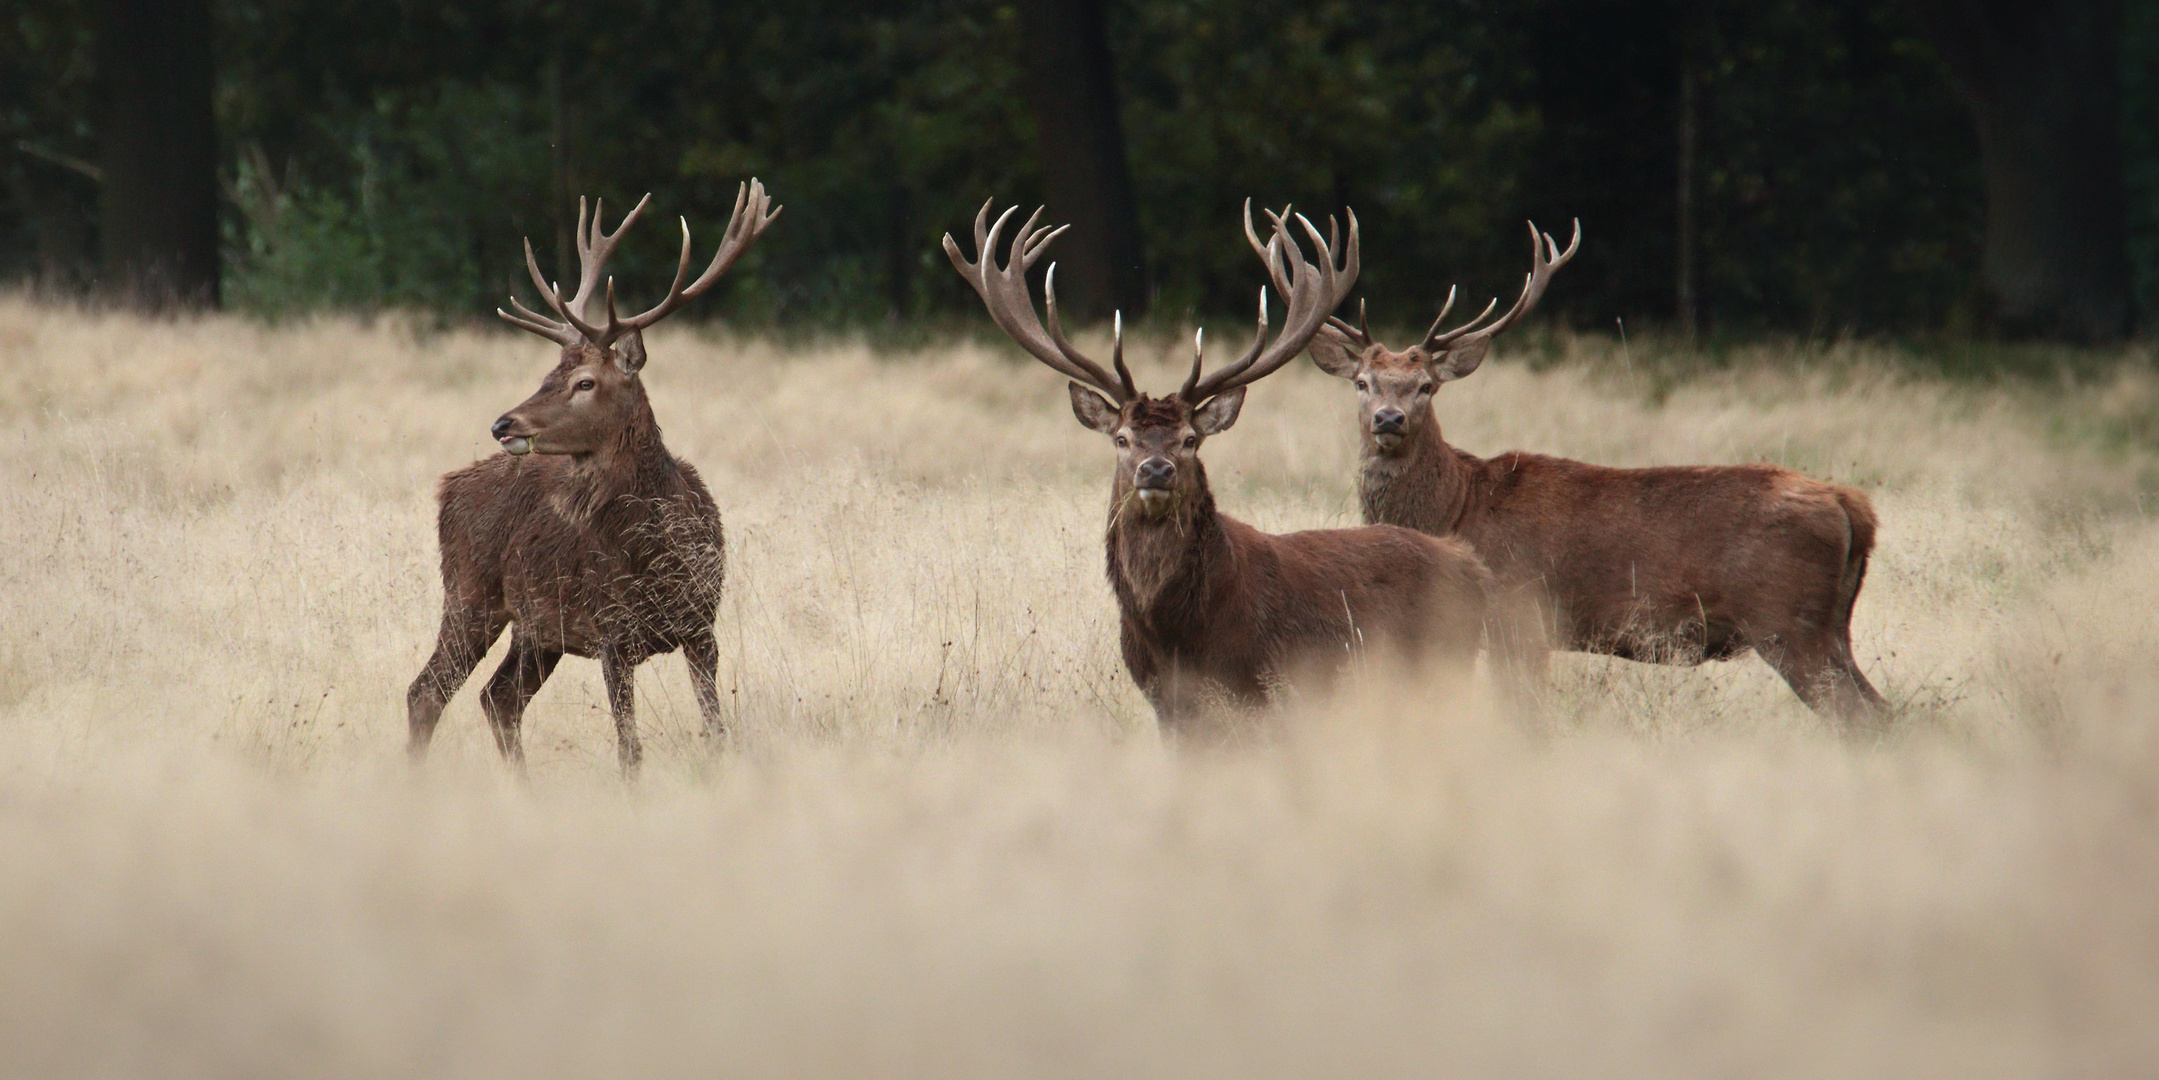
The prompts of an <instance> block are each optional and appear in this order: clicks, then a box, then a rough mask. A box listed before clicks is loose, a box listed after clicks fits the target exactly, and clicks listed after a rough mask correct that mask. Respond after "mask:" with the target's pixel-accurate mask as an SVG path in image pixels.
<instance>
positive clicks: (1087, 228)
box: [1019, 0, 1147, 318]
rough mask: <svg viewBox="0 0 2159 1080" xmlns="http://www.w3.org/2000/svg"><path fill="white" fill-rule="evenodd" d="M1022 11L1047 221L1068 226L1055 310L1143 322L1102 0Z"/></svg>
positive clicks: (1038, 2) (1047, 2)
mask: <svg viewBox="0 0 2159 1080" xmlns="http://www.w3.org/2000/svg"><path fill="white" fill-rule="evenodd" d="M1019 8H1020V30H1021V33H1022V35H1023V37H1024V38H1025V43H1026V49H1027V92H1028V97H1029V99H1030V101H1031V103H1032V105H1033V106H1034V114H1035V125H1036V127H1037V128H1039V129H1040V134H1041V143H1042V145H1041V159H1042V184H1043V188H1044V194H1045V195H1046V196H1048V199H1049V209H1050V215H1051V220H1053V221H1054V220H1057V219H1062V220H1064V221H1067V222H1070V223H1071V225H1072V231H1071V232H1070V233H1069V234H1067V235H1066V237H1065V238H1064V239H1063V240H1062V241H1061V242H1060V243H1059V247H1060V248H1061V249H1062V250H1061V251H1060V252H1059V254H1060V255H1061V256H1062V257H1061V258H1060V259H1059V260H1058V261H1059V262H1060V263H1061V264H1063V265H1062V272H1061V273H1059V274H1058V275H1057V279H1058V280H1057V284H1058V286H1059V289H1058V293H1059V295H1058V297H1057V300H1058V306H1059V307H1060V308H1068V309H1070V310H1072V311H1075V312H1077V313H1078V314H1080V315H1081V316H1083V317H1093V318H1100V317H1102V316H1106V315H1108V314H1109V313H1110V311H1111V310H1113V309H1117V310H1122V311H1124V312H1125V313H1126V314H1129V315H1139V314H1141V313H1143V312H1144V311H1145V310H1146V307H1147V284H1146V275H1145V271H1144V268H1143V267H1142V265H1141V255H1140V242H1139V215H1138V213H1137V210H1136V206H1135V199H1134V198H1133V194H1132V175H1131V173H1130V172H1129V171H1128V170H1127V169H1126V167H1125V155H1124V134H1123V131H1122V130H1121V128H1120V127H1119V125H1118V122H1117V86H1116V83H1115V82H1114V81H1113V79H1112V77H1111V71H1110V56H1109V37H1108V33H1107V31H1106V30H1105V28H1104V26H1103V18H1102V3H1101V0H1021V3H1020V5H1019Z"/></svg>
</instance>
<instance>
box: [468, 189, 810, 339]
mask: <svg viewBox="0 0 2159 1080" xmlns="http://www.w3.org/2000/svg"><path fill="white" fill-rule="evenodd" d="M651 201H652V196H651V195H649V194H648V195H646V196H645V197H644V198H642V199H639V200H638V201H637V205H636V206H635V207H632V208H631V210H630V212H629V213H628V214H627V215H625V216H624V217H623V219H622V223H621V224H619V225H617V226H615V231H614V232H612V233H610V232H608V231H606V229H604V228H603V227H602V225H601V221H602V218H603V215H604V214H605V213H606V204H605V203H604V202H595V203H594V204H593V208H592V216H591V218H590V220H589V222H588V220H587V218H586V216H585V200H584V199H582V198H580V199H578V200H577V265H578V282H577V293H576V295H574V296H572V297H570V298H569V299H567V300H565V299H563V298H562V290H561V288H560V287H559V286H556V285H551V284H549V283H548V281H547V279H546V278H545V277H544V276H543V275H541V273H540V264H539V261H538V260H537V259H535V258H534V257H533V255H532V240H531V238H530V237H527V238H526V240H525V270H526V271H527V272H528V273H530V274H531V275H532V283H533V285H535V286H537V287H538V288H539V290H540V298H541V299H543V300H545V301H547V306H548V307H549V308H552V309H553V310H554V312H555V314H556V315H557V316H559V317H560V321H557V320H556V319H550V318H547V317H546V316H543V315H540V314H538V313H536V312H534V311H532V310H531V309H529V308H527V307H525V305H523V304H521V303H519V302H518V300H517V298H516V297H514V296H513V297H511V298H510V307H511V308H512V309H514V310H515V312H516V313H515V314H512V313H511V312H508V311H504V310H502V309H501V308H496V309H495V314H497V315H500V316H502V317H503V318H504V319H506V320H508V321H509V322H510V323H511V324H512V325H515V326H518V327H522V328H523V329H526V330H530V331H532V332H533V333H535V334H538V335H540V336H541V337H544V338H548V339H550V340H552V341H555V342H557V343H559V344H562V345H565V346H569V345H575V344H577V343H578V342H580V341H589V342H591V343H592V344H594V345H598V346H600V347H602V348H605V347H607V346H608V345H611V344H613V343H614V342H615V340H616V339H618V338H620V337H621V336H622V335H624V334H627V333H630V332H632V331H637V330H643V329H644V328H646V327H648V326H651V325H652V324H653V323H656V322H659V321H660V320H661V319H664V318H666V317H667V316H668V315H670V314H672V313H673V312H674V310H675V309H676V308H678V307H681V306H682V303H683V301H685V300H688V299H689V298H691V297H693V296H696V295H698V294H700V293H702V292H704V291H705V290H706V289H709V288H711V287H712V283H713V282H715V281H718V280H719V279H720V276H721V275H723V274H725V273H727V271H728V269H729V268H730V267H732V266H734V265H735V260H737V259H739V258H741V257H742V253H743V252H744V251H747V250H748V249H749V246H750V245H751V244H753V243H755V242H756V241H757V238H758V237H760V236H762V235H764V232H765V228H766V227H767V226H769V225H771V224H772V219H774V218H776V217H779V216H780V211H779V208H776V207H773V206H772V200H771V198H770V197H768V196H767V195H766V194H765V185H763V184H762V183H759V182H758V181H757V180H756V179H754V178H752V179H751V180H750V182H749V183H747V184H743V185H741V186H740V187H738V188H737V189H736V190H735V209H734V213H733V214H732V215H730V216H729V217H728V219H727V232H726V235H725V236H723V237H722V238H721V240H720V249H719V250H718V251H716V252H714V253H713V255H712V262H711V264H710V265H708V266H706V267H705V272H704V273H702V274H699V275H697V280H696V281H693V282H691V283H690V284H689V285H687V286H685V285H683V283H682V279H683V278H684V277H685V276H687V275H688V274H689V272H690V222H689V219H687V218H684V219H682V257H681V259H679V260H678V261H677V262H676V265H675V281H674V284H673V285H671V286H669V287H668V290H667V298H666V299H664V300H661V301H660V302H659V303H658V304H657V305H655V306H654V307H653V308H652V309H651V310H649V311H646V312H644V313H643V314H641V315H633V316H631V317H629V318H627V319H624V318H619V317H617V316H616V314H615V280H614V278H612V277H609V278H606V279H605V280H606V283H607V322H606V324H605V325H599V326H596V325H594V324H593V323H591V322H590V321H589V320H590V318H591V314H592V313H591V310H590V307H591V303H592V300H593V294H594V293H595V292H596V291H597V290H598V289H599V286H600V282H601V280H602V271H603V270H604V269H605V268H606V266H607V260H609V259H611V258H613V257H614V254H615V248H616V247H618V246H620V244H621V242H622V234H623V233H625V232H628V231H629V229H630V226H631V225H634V224H636V223H637V219H638V217H639V216H640V215H642V214H643V213H644V212H645V204H646V203H649V202H651ZM745 211H747V214H745ZM588 225H589V227H588Z"/></svg>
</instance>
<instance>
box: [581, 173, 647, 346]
mask: <svg viewBox="0 0 2159 1080" xmlns="http://www.w3.org/2000/svg"><path fill="white" fill-rule="evenodd" d="M651 202H652V193H651V192H646V193H645V197H644V198H642V199H639V200H637V205H636V206H633V207H631V208H630V212H629V213H627V214H625V215H623V217H622V222H621V224H618V225H616V226H615V231H614V232H613V233H609V232H608V231H607V229H606V226H605V225H604V224H603V223H604V222H605V221H606V219H607V200H605V199H595V200H593V203H592V222H591V228H590V230H589V231H588V230H587V229H586V222H585V205H584V204H585V200H583V199H579V200H577V226H578V228H577V295H576V296H573V297H571V298H570V303H569V309H570V311H572V312H573V313H575V314H576V316H577V327H578V329H580V330H586V331H587V332H588V334H589V333H591V332H592V331H593V330H594V329H597V328H592V327H590V326H589V324H590V323H591V322H592V314H591V312H590V311H588V310H587V308H588V307H589V306H590V305H591V303H592V300H593V294H594V293H595V291H596V290H598V289H599V287H600V283H601V281H602V280H604V279H605V277H606V270H607V260H609V259H612V258H614V257H615V249H616V248H618V247H621V246H622V234H623V233H625V232H628V231H629V228H630V226H632V225H635V224H637V219H638V218H640V217H643V216H644V213H645V207H646V206H647V205H648V204H650V203H651ZM609 329H612V328H611V327H610V328H609ZM598 332H599V333H600V335H601V336H600V337H596V338H594V339H593V344H595V345H606V344H607V343H608V342H609V341H612V340H613V337H612V336H609V335H608V333H607V331H606V330H599V331H598ZM603 339H604V340H603Z"/></svg>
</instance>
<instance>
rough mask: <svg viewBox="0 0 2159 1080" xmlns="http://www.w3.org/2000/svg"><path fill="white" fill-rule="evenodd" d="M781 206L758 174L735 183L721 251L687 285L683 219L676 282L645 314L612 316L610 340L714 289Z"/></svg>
mask: <svg viewBox="0 0 2159 1080" xmlns="http://www.w3.org/2000/svg"><path fill="white" fill-rule="evenodd" d="M637 208H638V210H643V209H644V204H643V203H639V204H637ZM782 209H785V208H784V207H774V206H772V198H771V196H768V195H766V194H765V185H764V184H763V183H762V182H761V181H759V180H758V179H757V178H756V177H754V176H753V177H751V178H750V181H749V183H746V184H739V185H736V187H735V208H734V210H733V211H732V212H731V213H730V214H729V215H728V217H727V230H726V231H725V232H724V233H722V234H721V237H720V247H719V250H717V251H715V252H713V253H712V261H711V262H710V263H708V264H706V266H705V272H704V273H702V274H699V275H697V280H695V281H693V282H690V283H689V284H688V285H684V284H683V283H682V279H683V277H684V276H686V275H687V274H688V273H689V270H690V222H689V219H688V218H684V219H682V257H681V258H680V259H679V260H677V262H676V264H675V280H674V284H672V285H670V286H668V289H667V296H666V297H665V298H663V299H662V300H661V301H660V302H659V303H657V304H655V305H653V306H652V307H651V308H650V309H648V310H646V311H645V312H644V313H642V314H638V315H632V316H630V317H629V318H627V319H622V320H619V321H618V320H615V319H614V318H613V316H609V321H608V326H607V331H608V335H609V340H610V341H611V340H613V339H614V338H616V337H620V336H621V335H622V334H624V333H627V332H629V331H632V330H643V329H644V328H646V327H648V326H651V325H652V324H653V323H656V322H659V321H660V320H661V319H664V318H666V317H667V316H669V315H671V314H673V313H674V311H675V309H676V308H678V307H681V306H682V304H683V302H684V301H686V300H689V299H690V298H692V297H695V296H698V295H700V294H702V293H703V292H704V291H705V290H706V289H709V288H711V287H712V283H713V282H715V281H718V280H720V277H721V275H723V274H725V273H727V271H728V270H729V269H731V268H732V267H733V266H734V265H735V260H737V259H739V258H741V257H742V253H743V252H745V251H748V250H749V249H750V245H751V244H754V243H756V242H757V238H758V237H760V236H763V235H764V234H765V229H766V228H767V227H769V226H770V225H771V224H772V222H773V219H775V218H777V217H779V216H780V210H782ZM636 216H637V211H634V210H633V211H631V213H630V217H629V218H624V219H623V222H622V228H618V229H616V230H615V236H621V235H622V229H626V228H629V225H630V221H631V219H634V218H635V217H636ZM594 226H595V228H597V226H598V222H596V221H595V222H594ZM609 243H610V248H609V250H610V251H612V250H613V249H612V244H613V238H612V237H610V238H609Z"/></svg>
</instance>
